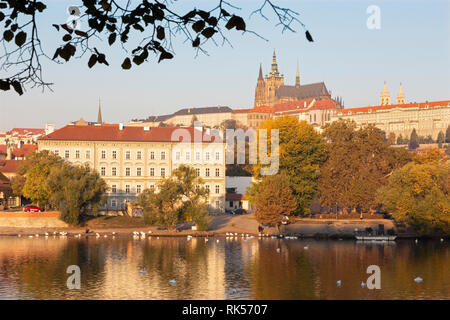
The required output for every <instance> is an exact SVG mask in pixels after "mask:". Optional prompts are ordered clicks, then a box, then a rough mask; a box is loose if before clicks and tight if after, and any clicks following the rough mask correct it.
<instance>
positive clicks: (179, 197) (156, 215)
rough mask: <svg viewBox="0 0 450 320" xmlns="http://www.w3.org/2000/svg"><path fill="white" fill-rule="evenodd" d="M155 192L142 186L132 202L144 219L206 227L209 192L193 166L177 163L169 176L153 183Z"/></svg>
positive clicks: (148, 221)
mask: <svg viewBox="0 0 450 320" xmlns="http://www.w3.org/2000/svg"><path fill="white" fill-rule="evenodd" d="M157 189H158V192H156V191H155V190H154V189H145V190H144V191H143V192H142V193H141V194H140V195H139V196H138V198H137V200H136V201H135V202H134V205H135V206H139V207H141V208H143V209H144V222H145V223H146V224H149V225H159V226H161V227H165V228H173V227H174V226H175V225H176V224H177V223H180V222H185V221H191V220H192V221H194V222H195V223H196V224H197V227H198V228H199V230H201V229H203V230H205V229H207V228H208V226H209V223H210V221H211V220H210V217H209V212H208V210H207V206H206V199H207V197H208V195H209V191H208V189H206V188H205V186H204V181H203V179H202V178H200V177H198V176H197V175H196V172H195V169H194V168H192V167H190V166H185V165H181V166H180V167H178V168H177V169H175V170H174V171H173V173H172V176H171V177H169V178H166V179H163V180H161V181H160V182H159V183H158V184H157Z"/></svg>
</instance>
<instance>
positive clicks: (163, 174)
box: [161, 168, 166, 177]
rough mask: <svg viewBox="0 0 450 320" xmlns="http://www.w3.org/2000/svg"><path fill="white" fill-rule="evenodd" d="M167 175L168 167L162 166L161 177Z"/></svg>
mask: <svg viewBox="0 0 450 320" xmlns="http://www.w3.org/2000/svg"><path fill="white" fill-rule="evenodd" d="M165 176H166V168H161V177H165Z"/></svg>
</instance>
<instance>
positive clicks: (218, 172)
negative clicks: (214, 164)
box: [216, 168, 220, 177]
mask: <svg viewBox="0 0 450 320" xmlns="http://www.w3.org/2000/svg"><path fill="white" fill-rule="evenodd" d="M216 177H220V169H219V168H216Z"/></svg>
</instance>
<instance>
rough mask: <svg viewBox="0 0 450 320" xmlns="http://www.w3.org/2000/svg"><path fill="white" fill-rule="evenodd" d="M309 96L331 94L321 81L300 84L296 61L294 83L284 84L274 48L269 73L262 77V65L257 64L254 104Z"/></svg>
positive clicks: (261, 104) (320, 96) (267, 104)
mask: <svg viewBox="0 0 450 320" xmlns="http://www.w3.org/2000/svg"><path fill="white" fill-rule="evenodd" d="M309 98H313V99H316V100H320V99H331V94H330V92H329V91H328V89H327V87H326V86H325V83H323V82H318V83H310V84H301V82H300V72H299V66H298V63H297V72H296V77H295V85H293V86H291V85H286V84H285V83H284V75H283V73H280V72H279V71H278V64H277V57H276V54H275V49H274V50H273V57H272V65H271V68H270V71H269V73H268V74H266V75H265V76H264V77H263V71H262V66H261V65H260V66H259V76H258V80H257V82H256V90H255V103H254V106H255V107H258V106H273V105H275V104H279V103H283V102H289V101H298V100H304V99H309ZM337 102H338V104H339V105H343V102H342V99H340V98H338V99H337Z"/></svg>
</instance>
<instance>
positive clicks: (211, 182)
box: [38, 124, 226, 212]
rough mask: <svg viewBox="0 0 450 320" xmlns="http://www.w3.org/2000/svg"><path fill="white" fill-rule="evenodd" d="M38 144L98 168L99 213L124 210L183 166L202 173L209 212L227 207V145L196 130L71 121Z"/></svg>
mask: <svg viewBox="0 0 450 320" xmlns="http://www.w3.org/2000/svg"><path fill="white" fill-rule="evenodd" d="M180 138H182V140H180ZM211 138H212V139H211ZM216 140H217V141H216ZM38 147H39V151H40V150H49V151H52V152H53V153H55V154H56V155H59V156H61V157H62V158H63V159H64V160H66V161H69V162H71V163H73V164H75V165H86V164H87V165H89V166H90V167H91V168H93V169H95V170H96V171H98V173H99V174H100V176H101V177H102V178H103V179H104V180H105V181H106V183H107V184H108V187H109V191H108V194H107V202H106V204H105V206H104V207H103V208H101V210H103V211H123V210H125V209H126V207H127V203H128V202H131V201H133V200H135V199H136V196H137V195H138V194H140V193H141V192H142V191H143V190H144V189H147V188H155V189H156V190H157V183H158V182H159V181H161V179H163V178H165V177H169V176H170V175H171V174H172V171H173V170H174V169H176V168H177V167H178V166H180V165H181V164H186V165H190V166H192V167H193V168H195V170H196V172H197V175H199V176H200V177H202V179H203V181H204V182H205V186H206V188H207V189H209V190H210V193H209V198H208V205H209V208H210V211H211V212H221V211H223V210H224V208H225V192H226V190H225V144H224V143H223V141H221V140H220V139H216V137H210V136H209V135H207V134H206V133H205V132H202V131H201V130H200V129H199V128H179V127H152V128H150V127H130V126H123V125H122V124H97V125H92V126H86V125H80V126H77V125H73V124H71V125H67V126H65V127H63V128H61V129H59V130H56V131H55V132H53V133H51V134H49V135H46V136H44V137H41V138H40V139H39V140H38Z"/></svg>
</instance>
